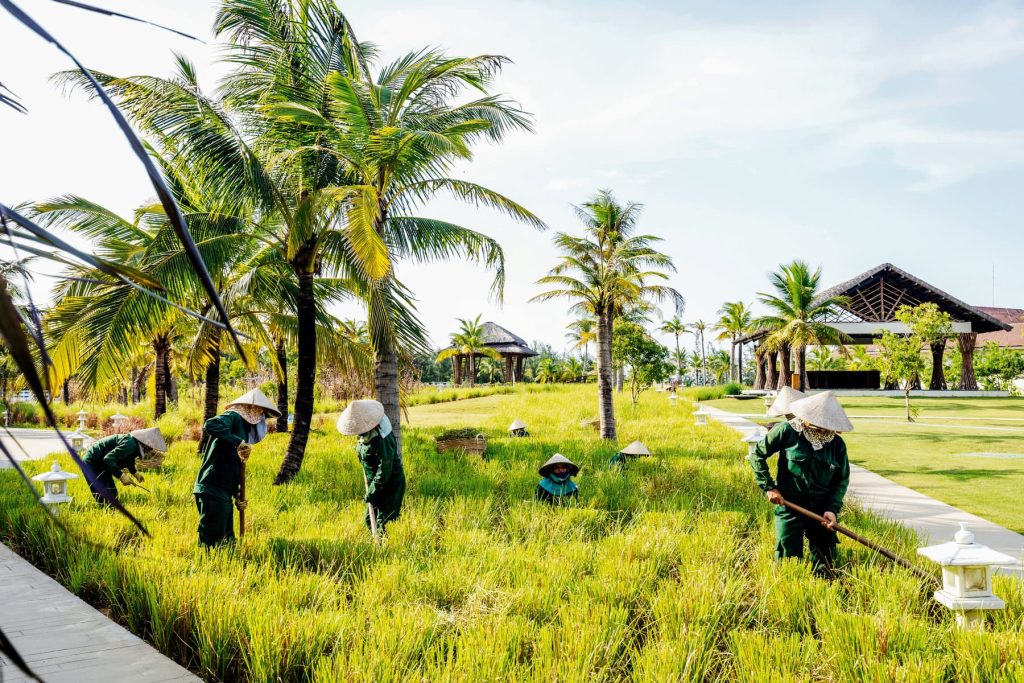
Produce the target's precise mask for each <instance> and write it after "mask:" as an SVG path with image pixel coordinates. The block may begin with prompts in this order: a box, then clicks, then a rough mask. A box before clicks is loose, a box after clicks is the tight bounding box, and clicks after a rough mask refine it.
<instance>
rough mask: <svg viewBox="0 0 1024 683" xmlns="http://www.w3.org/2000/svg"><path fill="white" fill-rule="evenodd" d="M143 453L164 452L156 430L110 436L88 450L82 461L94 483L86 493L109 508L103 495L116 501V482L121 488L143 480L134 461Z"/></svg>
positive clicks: (160, 437)
mask: <svg viewBox="0 0 1024 683" xmlns="http://www.w3.org/2000/svg"><path fill="white" fill-rule="evenodd" d="M146 450H152V451H158V452H160V453H163V452H165V451H166V450H167V443H166V442H165V441H164V437H163V435H162V434H161V433H160V429H159V428H158V427H150V428H149V429H136V430H134V431H131V432H128V433H127V434H111V435H110V436H106V437H104V438H102V439H100V440H99V441H97V442H96V443H94V444H93V445H92V446H90V447H89V450H87V451H86V452H85V456H84V457H83V458H82V460H83V461H85V464H87V465H88V466H89V467H91V468H92V471H93V473H94V474H95V475H96V480H95V481H93V482H91V483H90V484H89V490H90V491H92V497H93V498H95V499H96V502H97V503H99V504H100V505H110V502H109V501H108V500H107V498H104V496H103V492H105V493H106V494H107V495H109V496H110V497H111V498H117V484H115V483H114V480H115V479H116V480H117V481H120V482H121V483H122V484H123V485H124V486H134V485H135V484H136V482H139V483H141V482H143V481H145V477H143V476H142V473H141V472H139V471H138V469H137V468H136V466H135V461H136V460H137V459H138V458H141V457H142V456H143V454H144V452H145V451H146Z"/></svg>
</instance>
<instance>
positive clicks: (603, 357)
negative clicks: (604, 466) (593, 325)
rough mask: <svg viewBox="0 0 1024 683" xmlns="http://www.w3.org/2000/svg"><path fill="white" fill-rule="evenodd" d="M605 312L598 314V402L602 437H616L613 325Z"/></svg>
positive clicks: (612, 438)
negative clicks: (613, 387) (613, 390)
mask: <svg viewBox="0 0 1024 683" xmlns="http://www.w3.org/2000/svg"><path fill="white" fill-rule="evenodd" d="M609 318H610V316H608V315H607V314H605V313H599V314H598V316H597V402H598V419H599V421H600V423H601V438H602V439H611V440H614V439H615V438H616V434H615V404H614V399H613V397H612V325H611V320H610V319H609Z"/></svg>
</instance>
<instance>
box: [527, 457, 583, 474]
mask: <svg viewBox="0 0 1024 683" xmlns="http://www.w3.org/2000/svg"><path fill="white" fill-rule="evenodd" d="M555 465H568V466H569V475H570V476H573V477H575V476H576V475H577V474H579V471H580V468H579V467H577V466H576V463H574V462H573V461H572V460H569V458H567V457H565V456H564V455H562V454H561V453H555V454H554V455H552V456H551V457H550V458H548V461H547V462H546V463H544V464H543V465H541V466H540V469H539V470H537V471H538V472H539V473H540V476H542V477H546V476H547V474H548V471H549V470H550V469H551V468H552V467H554V466H555Z"/></svg>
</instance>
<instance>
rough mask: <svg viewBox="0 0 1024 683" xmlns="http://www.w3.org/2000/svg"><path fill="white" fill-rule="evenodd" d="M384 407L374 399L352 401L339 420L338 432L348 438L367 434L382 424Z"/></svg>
mask: <svg viewBox="0 0 1024 683" xmlns="http://www.w3.org/2000/svg"><path fill="white" fill-rule="evenodd" d="M382 417H384V406H383V404H381V402H380V401H374V400H373V399H372V398H367V399H363V400H361V401H352V402H351V403H349V404H348V407H347V408H345V412H343V413H342V414H341V417H339V418H338V431H339V432H341V433H342V434H345V435H346V436H358V435H359V434H365V433H366V432H368V431H370V430H371V429H373V428H374V427H376V426H377V425H379V424H380V420H381V418H382Z"/></svg>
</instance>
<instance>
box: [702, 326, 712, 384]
mask: <svg viewBox="0 0 1024 683" xmlns="http://www.w3.org/2000/svg"><path fill="white" fill-rule="evenodd" d="M700 366H701V368H702V369H703V371H704V384H710V382H708V354H707V348H706V347H705V346H704V333H703V332H701V333H700Z"/></svg>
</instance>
